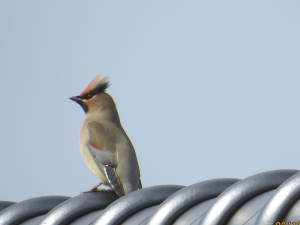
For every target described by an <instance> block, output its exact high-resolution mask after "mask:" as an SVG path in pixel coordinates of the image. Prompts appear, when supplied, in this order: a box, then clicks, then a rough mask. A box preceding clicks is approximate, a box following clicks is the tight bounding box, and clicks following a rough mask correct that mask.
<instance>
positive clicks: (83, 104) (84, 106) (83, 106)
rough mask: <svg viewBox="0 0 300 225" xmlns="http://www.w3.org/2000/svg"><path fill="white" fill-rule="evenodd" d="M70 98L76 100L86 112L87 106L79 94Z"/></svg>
mask: <svg viewBox="0 0 300 225" xmlns="http://www.w3.org/2000/svg"><path fill="white" fill-rule="evenodd" d="M70 99H71V100H72V101H74V102H77V103H78V104H79V105H80V106H81V107H82V109H83V111H84V112H85V113H87V111H88V106H87V105H86V104H85V103H84V102H83V100H84V99H82V98H81V97H80V96H72V97H71V98H70Z"/></svg>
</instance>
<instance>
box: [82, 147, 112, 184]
mask: <svg viewBox="0 0 300 225" xmlns="http://www.w3.org/2000/svg"><path fill="white" fill-rule="evenodd" d="M80 152H81V154H82V157H83V159H84V161H85V163H86V164H87V166H88V167H89V169H90V170H91V171H92V172H93V174H95V175H96V176H97V177H98V178H99V179H100V180H101V181H102V182H103V183H104V184H107V185H109V182H108V180H107V178H106V177H105V176H104V175H103V174H102V173H101V171H100V170H99V168H98V166H97V165H96V163H95V161H94V159H93V157H92V156H91V154H90V152H89V150H88V148H87V147H86V146H82V147H81V148H80Z"/></svg>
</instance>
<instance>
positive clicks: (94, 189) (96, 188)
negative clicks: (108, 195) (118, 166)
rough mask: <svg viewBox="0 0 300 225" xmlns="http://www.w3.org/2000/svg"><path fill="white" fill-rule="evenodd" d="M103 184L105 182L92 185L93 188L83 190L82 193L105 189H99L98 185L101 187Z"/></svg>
mask: <svg viewBox="0 0 300 225" xmlns="http://www.w3.org/2000/svg"><path fill="white" fill-rule="evenodd" d="M102 184H103V183H102V182H101V183H99V184H97V185H95V186H94V187H92V188H91V189H89V190H86V191H82V192H81V193H80V194H84V193H90V192H97V191H102V190H103V189H98V187H99V186H100V185H102Z"/></svg>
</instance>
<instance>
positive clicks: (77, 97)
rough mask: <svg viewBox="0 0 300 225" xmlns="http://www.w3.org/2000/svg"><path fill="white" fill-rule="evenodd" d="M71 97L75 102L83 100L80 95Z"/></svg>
mask: <svg viewBox="0 0 300 225" xmlns="http://www.w3.org/2000/svg"><path fill="white" fill-rule="evenodd" d="M70 99H71V100H72V101H74V102H77V103H78V104H79V102H82V98H80V97H79V96H72V97H70Z"/></svg>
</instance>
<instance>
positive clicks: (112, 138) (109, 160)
mask: <svg viewBox="0 0 300 225" xmlns="http://www.w3.org/2000/svg"><path fill="white" fill-rule="evenodd" d="M108 86H109V82H108V78H103V77H102V75H98V76H96V77H95V78H94V79H93V80H92V81H91V82H90V83H89V85H88V86H87V87H86V88H85V89H84V91H83V92H82V93H81V94H80V95H78V96H74V97H71V98H70V99H71V100H73V101H76V102H77V103H78V104H79V105H80V106H81V107H82V108H83V110H84V111H85V113H86V117H85V120H84V122H83V124H82V127H81V130H80V151H81V154H82V156H83V158H84V160H85V162H86V164H87V165H88V167H89V168H90V170H91V171H92V172H93V173H94V174H95V175H96V176H97V177H98V178H99V179H100V180H101V181H102V183H103V184H105V185H107V186H110V187H112V188H113V189H114V190H115V191H116V193H117V194H118V195H119V196H123V195H125V194H128V193H129V192H132V191H135V190H137V189H139V188H142V185H141V181H140V171H139V165H138V161H137V158H136V154H135V151H134V148H133V145H132V144H131V142H130V139H129V138H128V136H127V134H126V133H125V131H124V129H123V127H122V125H121V122H120V118H119V115H118V111H117V108H116V105H115V103H114V100H113V98H112V97H111V96H110V95H109V94H107V93H106V92H105V90H106V88H107V87H108ZM92 190H93V191H94V190H96V188H94V189H92Z"/></svg>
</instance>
